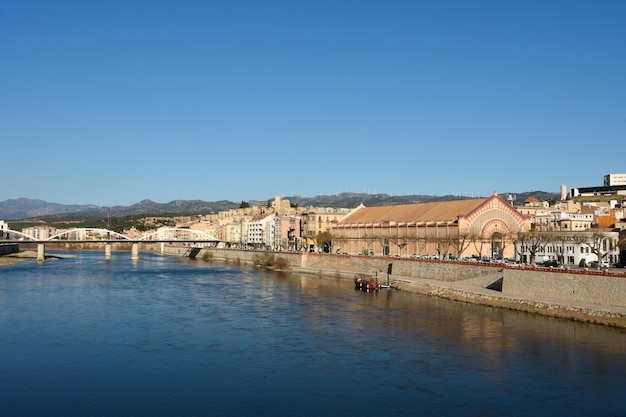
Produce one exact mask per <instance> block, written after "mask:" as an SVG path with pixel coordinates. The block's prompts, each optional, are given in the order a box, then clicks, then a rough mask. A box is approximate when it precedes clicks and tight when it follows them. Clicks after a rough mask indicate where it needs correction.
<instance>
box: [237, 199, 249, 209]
mask: <svg viewBox="0 0 626 417" xmlns="http://www.w3.org/2000/svg"><path fill="white" fill-rule="evenodd" d="M239 208H250V203H248V202H247V201H243V200H241V204H239Z"/></svg>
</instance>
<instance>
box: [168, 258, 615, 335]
mask: <svg viewBox="0 0 626 417" xmlns="http://www.w3.org/2000/svg"><path fill="white" fill-rule="evenodd" d="M203 252H205V253H206V252H209V253H210V255H208V256H206V257H205V258H206V259H211V260H214V261H222V262H228V263H237V264H247V265H254V264H259V259H263V260H264V261H263V262H264V265H266V266H267V265H268V259H269V260H271V259H274V260H277V259H280V262H277V264H278V265H280V267H281V268H284V269H289V270H291V271H294V272H302V273H310V274H317V275H326V276H333V277H337V278H342V279H349V280H352V279H353V278H354V275H355V274H356V273H365V274H371V275H374V276H377V277H378V279H379V282H383V281H386V279H387V270H388V267H389V265H390V264H391V265H392V274H391V275H390V282H391V287H392V288H394V289H397V290H400V291H408V292H413V293H418V294H425V295H429V296H436V297H440V298H444V299H449V300H454V301H462V302H467V303H472V304H480V305H486V306H491V307H498V308H507V309H511V310H516V311H523V312H527V313H533V314H541V315H544V316H549V317H556V318H564V319H571V320H575V321H579V322H585V323H593V324H599V325H606V326H612V327H618V328H624V329H626V274H623V273H622V274H608V273H607V272H594V271H568V270H565V269H543V268H541V269H539V268H520V267H518V266H505V265H491V264H471V263H463V262H446V261H434V260H412V259H404V258H390V257H370V256H349V255H332V254H313V253H311V254H302V253H288V252H258V251H240V250H230V249H215V248H211V249H203V250H202V251H201V253H200V254H199V255H198V258H200V259H202V258H203ZM166 253H167V251H166ZM171 254H178V255H180V251H178V252H176V251H173V253H171ZM269 267H271V266H269Z"/></svg>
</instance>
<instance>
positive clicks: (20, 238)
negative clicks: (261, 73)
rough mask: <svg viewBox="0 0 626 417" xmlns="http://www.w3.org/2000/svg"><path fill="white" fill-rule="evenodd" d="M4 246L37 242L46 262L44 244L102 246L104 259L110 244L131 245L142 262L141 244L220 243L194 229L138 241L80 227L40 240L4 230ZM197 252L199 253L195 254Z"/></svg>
mask: <svg viewBox="0 0 626 417" xmlns="http://www.w3.org/2000/svg"><path fill="white" fill-rule="evenodd" d="M3 232H4V233H3V236H2V243H17V244H20V243H35V244H37V261H38V262H43V261H44V260H45V245H46V243H49V244H52V243H55V244H59V243H64V244H81V243H83V244H84V243H90V244H94V243H95V244H103V245H104V253H105V257H106V258H107V259H108V258H110V257H111V244H112V243H130V244H131V258H132V259H139V244H140V243H160V244H166V243H169V244H172V243H178V244H188V245H192V244H193V245H198V244H201V243H203V244H213V245H217V243H219V242H220V240H219V239H217V238H215V237H214V236H213V235H212V234H210V233H207V232H205V231H202V230H193V229H185V228H177V227H167V228H160V229H159V230H158V231H156V232H149V233H146V234H143V235H140V236H138V237H136V238H131V237H129V236H127V235H124V234H122V233H118V232H115V231H113V230H108V229H102V228H92V227H81V228H74V229H69V230H64V231H62V232H60V233H57V234H55V235H53V236H49V237H47V238H45V239H38V238H36V237H33V236H30V235H27V234H25V233H22V232H18V231H17V230H11V229H5V230H4V231H3ZM177 234H181V235H184V237H182V238H177V237H172V235H177ZM196 253H197V252H196Z"/></svg>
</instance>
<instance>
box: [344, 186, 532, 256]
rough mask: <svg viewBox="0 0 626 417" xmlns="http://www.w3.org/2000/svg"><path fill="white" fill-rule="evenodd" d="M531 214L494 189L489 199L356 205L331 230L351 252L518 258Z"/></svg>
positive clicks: (347, 250) (345, 248) (346, 249)
mask: <svg viewBox="0 0 626 417" xmlns="http://www.w3.org/2000/svg"><path fill="white" fill-rule="evenodd" d="M528 230H530V217H528V216H525V215H523V214H521V213H520V212H518V211H517V210H516V209H515V208H514V207H512V206H511V205H510V204H508V203H507V202H506V201H505V200H503V199H502V198H501V197H499V196H498V195H497V194H496V193H494V194H493V195H492V196H491V197H489V198H479V199H471V200H455V201H442V202H433V203H419V204H403V205H396V206H380V207H364V206H363V205H361V206H359V207H357V208H356V209H354V210H353V211H352V212H351V213H350V214H348V215H347V216H345V217H344V218H343V219H342V220H340V221H337V222H335V224H334V225H333V228H332V236H333V246H334V247H336V246H337V245H341V246H342V247H343V248H344V250H345V251H346V252H348V253H350V254H372V253H373V254H375V255H390V256H393V255H399V256H408V255H409V254H418V255H420V256H429V257H452V256H453V257H468V256H475V257H481V258H482V257H499V256H501V257H511V258H512V257H513V256H514V246H513V242H514V241H515V239H516V238H517V234H518V233H519V232H524V231H528Z"/></svg>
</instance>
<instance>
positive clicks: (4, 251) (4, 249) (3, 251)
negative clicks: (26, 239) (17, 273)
mask: <svg viewBox="0 0 626 417" xmlns="http://www.w3.org/2000/svg"><path fill="white" fill-rule="evenodd" d="M19 251H20V245H19V244H18V243H3V244H1V245H0V255H8V254H9V253H18V252H19Z"/></svg>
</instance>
